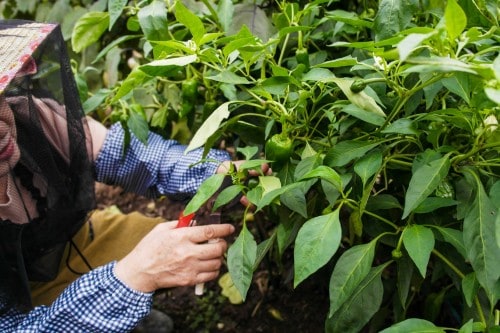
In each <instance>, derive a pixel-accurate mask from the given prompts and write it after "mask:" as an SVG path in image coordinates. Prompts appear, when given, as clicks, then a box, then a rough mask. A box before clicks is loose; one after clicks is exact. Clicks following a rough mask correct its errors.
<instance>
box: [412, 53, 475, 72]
mask: <svg viewBox="0 0 500 333" xmlns="http://www.w3.org/2000/svg"><path fill="white" fill-rule="evenodd" d="M407 62H408V63H411V64H414V66H410V67H408V68H406V69H405V70H404V71H403V74H407V73H435V72H437V73H453V72H463V73H470V74H476V75H477V72H476V70H475V69H474V68H473V67H472V66H471V65H469V64H467V63H465V62H463V61H460V60H457V59H452V58H448V57H412V58H409V59H407Z"/></svg>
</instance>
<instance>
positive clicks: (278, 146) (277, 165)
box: [265, 133, 293, 171]
mask: <svg viewBox="0 0 500 333" xmlns="http://www.w3.org/2000/svg"><path fill="white" fill-rule="evenodd" d="M292 152H293V141H292V139H290V138H289V137H288V136H287V135H286V134H284V133H280V134H274V135H273V136H272V137H271V138H270V139H269V140H267V142H266V144H265V153H266V158H267V159H268V160H271V161H273V162H272V163H271V167H272V168H273V169H274V170H276V171H278V170H280V169H281V168H282V167H283V166H284V165H285V164H286V163H288V161H289V160H290V156H292Z"/></svg>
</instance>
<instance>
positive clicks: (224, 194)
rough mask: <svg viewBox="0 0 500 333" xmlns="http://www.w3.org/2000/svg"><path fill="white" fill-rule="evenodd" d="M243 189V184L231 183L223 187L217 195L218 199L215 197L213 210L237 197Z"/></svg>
mask: <svg viewBox="0 0 500 333" xmlns="http://www.w3.org/2000/svg"><path fill="white" fill-rule="evenodd" d="M242 190H243V186H242V185H238V184H235V185H231V186H228V187H226V188H225V189H223V190H222V191H221V192H220V193H219V195H217V199H215V203H214V207H213V208H212V210H216V209H217V208H219V207H221V206H224V205H225V204H227V203H228V202H230V201H231V200H233V199H234V198H236V197H237V196H238V195H239V194H240V193H241V191H242Z"/></svg>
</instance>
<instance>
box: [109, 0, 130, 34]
mask: <svg viewBox="0 0 500 333" xmlns="http://www.w3.org/2000/svg"><path fill="white" fill-rule="evenodd" d="M127 2H128V0H108V12H109V30H111V28H113V26H114V25H115V23H116V21H117V20H118V19H119V18H120V16H121V15H122V12H123V9H124V8H125V6H126V5H127Z"/></svg>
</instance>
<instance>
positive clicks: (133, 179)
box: [95, 124, 231, 199]
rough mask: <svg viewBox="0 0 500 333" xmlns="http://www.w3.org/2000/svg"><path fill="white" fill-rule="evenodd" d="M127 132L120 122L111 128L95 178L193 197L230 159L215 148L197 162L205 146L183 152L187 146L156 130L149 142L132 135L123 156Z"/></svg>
mask: <svg viewBox="0 0 500 333" xmlns="http://www.w3.org/2000/svg"><path fill="white" fill-rule="evenodd" d="M124 135H125V133H124V130H123V128H122V126H121V125H120V124H114V125H113V126H111V128H110V129H109V130H108V132H107V134H106V137H105V139H104V141H103V143H102V148H101V149H100V152H99V154H98V156H97V158H96V160H95V169H96V179H97V181H99V182H103V183H106V184H113V185H119V186H121V187H123V188H124V189H125V190H126V191H129V192H134V193H137V194H140V195H145V196H147V197H157V196H158V195H167V196H169V197H174V198H176V199H186V198H188V197H191V196H192V195H193V194H194V193H196V190H197V189H198V187H199V186H200V184H201V183H202V182H203V181H204V180H205V179H207V178H208V177H209V176H211V175H213V174H214V173H215V172H216V171H217V169H218V167H219V165H220V164H221V163H222V162H223V161H229V160H231V158H230V156H229V154H228V153H227V152H226V151H223V150H216V149H212V150H210V152H209V153H208V155H207V156H206V157H205V159H206V160H207V161H206V162H203V163H198V162H199V161H201V160H202V155H203V149H201V148H200V149H196V150H194V151H191V152H189V153H188V154H184V151H185V149H186V146H184V145H181V144H179V143H178V142H177V141H174V140H166V139H164V138H162V137H161V136H160V135H158V134H155V133H150V134H149V137H148V143H147V145H145V144H143V143H142V142H140V141H139V140H138V139H137V138H136V137H135V136H134V135H131V140H130V145H129V146H128V147H127V149H126V155H125V156H123V145H124Z"/></svg>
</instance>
